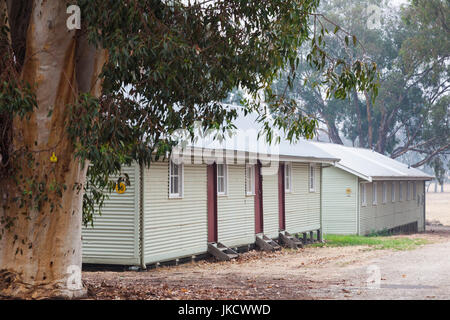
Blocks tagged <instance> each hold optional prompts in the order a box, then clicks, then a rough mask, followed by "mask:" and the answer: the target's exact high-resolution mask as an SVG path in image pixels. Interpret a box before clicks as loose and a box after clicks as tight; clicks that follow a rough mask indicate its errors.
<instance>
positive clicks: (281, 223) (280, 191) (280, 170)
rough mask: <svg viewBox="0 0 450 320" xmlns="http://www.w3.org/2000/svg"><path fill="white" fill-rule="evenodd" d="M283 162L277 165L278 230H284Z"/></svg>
mask: <svg viewBox="0 0 450 320" xmlns="http://www.w3.org/2000/svg"><path fill="white" fill-rule="evenodd" d="M284 170H285V167H284V164H281V163H280V166H279V167H278V226H279V228H280V231H284V230H286V211H285V204H284V201H285V187H284V183H285V181H284Z"/></svg>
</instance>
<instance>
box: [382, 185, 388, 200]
mask: <svg viewBox="0 0 450 320" xmlns="http://www.w3.org/2000/svg"><path fill="white" fill-rule="evenodd" d="M381 191H382V194H383V203H386V202H387V184H386V182H383V184H382V186H381Z"/></svg>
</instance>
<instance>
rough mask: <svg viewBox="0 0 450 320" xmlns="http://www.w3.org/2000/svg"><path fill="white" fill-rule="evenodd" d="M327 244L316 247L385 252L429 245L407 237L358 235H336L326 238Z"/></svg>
mask: <svg viewBox="0 0 450 320" xmlns="http://www.w3.org/2000/svg"><path fill="white" fill-rule="evenodd" d="M324 238H325V243H316V244H313V245H312V246H315V247H346V246H368V247H370V248H371V249H375V250H383V249H391V250H412V249H415V248H416V247H418V246H421V245H424V244H428V243H429V241H427V240H425V239H411V238H405V237H401V238H400V237H395V236H390V237H380V236H370V237H364V236H356V235H335V234H327V235H325V236H324Z"/></svg>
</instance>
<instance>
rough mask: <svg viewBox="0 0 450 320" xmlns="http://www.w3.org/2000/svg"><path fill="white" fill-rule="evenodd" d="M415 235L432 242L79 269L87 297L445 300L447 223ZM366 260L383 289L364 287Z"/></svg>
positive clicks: (448, 286)
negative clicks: (145, 267) (128, 268)
mask: <svg viewBox="0 0 450 320" xmlns="http://www.w3.org/2000/svg"><path fill="white" fill-rule="evenodd" d="M410 237H411V236H410ZM412 237H417V238H425V239H427V240H429V241H431V242H433V244H428V245H425V246H423V247H422V248H418V249H415V250H412V251H399V252H398V251H391V250H370V249H369V248H368V247H340V248H330V247H323V248H305V249H301V250H298V251H293V250H283V251H281V252H277V253H263V252H258V251H252V252H249V253H246V254H243V255H242V256H241V257H240V258H239V259H237V260H235V261H231V262H220V263H217V262H210V261H202V262H198V263H190V264H185V265H181V266H176V267H163V268H159V269H153V270H149V271H146V272H84V273H83V277H84V279H85V283H86V285H87V286H88V289H89V294H90V298H91V299H377V298H382V299H385V298H387V299H402V298H417V299H426V298H447V299H448V298H450V277H449V275H450V274H449V271H450V228H441V229H440V230H437V231H435V232H427V233H425V234H418V235H414V236H412ZM371 265H376V266H377V267H378V268H379V270H380V273H381V279H382V280H381V284H380V289H368V288H367V283H366V280H367V277H368V274H367V267H368V266H371Z"/></svg>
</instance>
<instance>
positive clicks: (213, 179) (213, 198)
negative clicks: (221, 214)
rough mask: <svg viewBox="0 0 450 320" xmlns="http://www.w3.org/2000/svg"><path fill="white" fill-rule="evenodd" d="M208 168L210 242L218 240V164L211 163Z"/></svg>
mask: <svg viewBox="0 0 450 320" xmlns="http://www.w3.org/2000/svg"><path fill="white" fill-rule="evenodd" d="M206 170H207V184H208V192H207V193H208V200H207V202H208V242H217V165H216V163H213V164H210V165H208V166H207V168H206Z"/></svg>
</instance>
